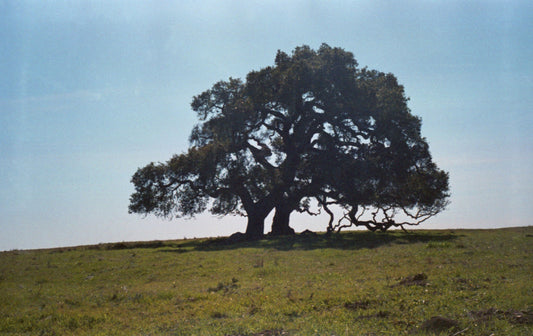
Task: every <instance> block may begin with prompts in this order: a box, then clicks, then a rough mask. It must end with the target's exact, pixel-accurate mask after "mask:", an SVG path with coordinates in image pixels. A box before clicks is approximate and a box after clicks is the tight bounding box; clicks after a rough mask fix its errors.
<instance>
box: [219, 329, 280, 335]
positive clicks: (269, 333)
mask: <svg viewBox="0 0 533 336" xmlns="http://www.w3.org/2000/svg"><path fill="white" fill-rule="evenodd" d="M288 335H289V333H288V332H287V331H284V330H264V331H261V332H258V333H257V334H250V335H244V334H236V335H226V336H288Z"/></svg>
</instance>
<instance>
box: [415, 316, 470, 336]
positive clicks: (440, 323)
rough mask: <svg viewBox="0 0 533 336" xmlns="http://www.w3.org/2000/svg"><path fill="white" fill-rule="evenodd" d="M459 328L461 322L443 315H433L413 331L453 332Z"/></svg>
mask: <svg viewBox="0 0 533 336" xmlns="http://www.w3.org/2000/svg"><path fill="white" fill-rule="evenodd" d="M458 329H459V322H457V321H455V320H452V319H450V318H447V317H443V316H433V317H432V318H430V319H429V320H427V321H424V323H422V325H420V327H419V328H418V329H414V330H413V331H412V332H411V333H414V334H416V333H419V332H425V333H436V334H439V333H443V332H453V331H456V330H458Z"/></svg>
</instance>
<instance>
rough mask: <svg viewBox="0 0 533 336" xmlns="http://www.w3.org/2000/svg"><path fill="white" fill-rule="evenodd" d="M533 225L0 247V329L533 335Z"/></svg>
mask: <svg viewBox="0 0 533 336" xmlns="http://www.w3.org/2000/svg"><path fill="white" fill-rule="evenodd" d="M532 276H533V227H524V228H510V229H498V230H454V231H451V230H443V231H412V232H411V233H403V232H396V231H394V232H389V233H370V232H359V231H358V232H346V233H342V234H340V235H333V236H331V237H326V236H325V235H323V234H313V233H310V234H307V235H299V236H296V237H283V238H267V239H264V240H261V241H259V242H254V243H236V244H228V243H226V242H225V241H224V239H222V238H219V239H203V240H180V241H154V242H137V243H112V244H100V245H94V246H80V247H72V248H57V249H48V250H24V251H18V250H17V251H9V252H3V253H0V334H2V335H232V336H233V335H328V336H329V335H433V334H440V333H441V334H442V335H461V336H463V335H485V336H489V335H533V289H532V284H533V282H532Z"/></svg>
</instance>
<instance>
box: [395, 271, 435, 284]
mask: <svg viewBox="0 0 533 336" xmlns="http://www.w3.org/2000/svg"><path fill="white" fill-rule="evenodd" d="M427 284H428V276H427V275H426V274H425V273H418V274H415V275H411V276H408V277H406V278H403V279H401V280H400V282H399V283H398V284H397V285H396V286H415V285H416V286H426V285H427Z"/></svg>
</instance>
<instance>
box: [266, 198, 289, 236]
mask: <svg viewBox="0 0 533 336" xmlns="http://www.w3.org/2000/svg"><path fill="white" fill-rule="evenodd" d="M291 212H292V209H291V208H290V207H289V206H283V205H278V206H277V207H276V213H275V214H274V219H273V220H272V231H271V232H270V233H271V234H272V235H273V236H283V235H292V234H294V230H293V229H292V228H291V227H290V226H289V218H290V216H291Z"/></svg>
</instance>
